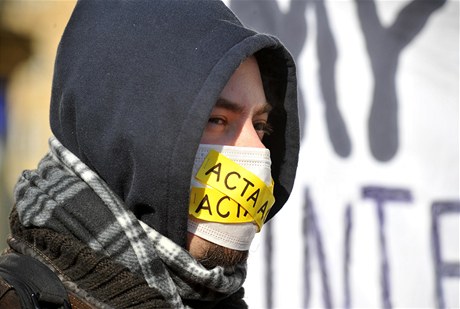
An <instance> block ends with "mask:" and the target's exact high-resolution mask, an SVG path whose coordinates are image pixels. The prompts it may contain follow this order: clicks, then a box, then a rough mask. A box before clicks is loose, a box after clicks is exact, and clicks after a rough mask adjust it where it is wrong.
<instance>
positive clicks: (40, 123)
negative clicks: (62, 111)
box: [0, 0, 75, 249]
mask: <svg viewBox="0 0 460 309" xmlns="http://www.w3.org/2000/svg"><path fill="white" fill-rule="evenodd" d="M74 6H75V1H70V0H65V1H9V0H6V1H5V0H0V197H1V198H0V203H1V207H0V235H1V237H0V238H1V239H2V240H1V242H0V249H3V248H5V246H6V244H5V241H4V239H5V238H6V234H7V231H8V224H7V218H8V213H9V210H10V208H11V206H12V203H13V202H12V192H13V187H14V184H15V182H16V181H17V179H18V177H19V175H20V173H21V171H22V170H24V169H32V168H34V167H36V165H37V162H38V160H39V159H40V158H41V157H42V156H43V155H44V154H45V153H46V151H47V148H48V143H47V139H48V137H49V136H50V134H51V131H50V129H49V121H48V114H49V102H50V96H51V80H52V74H53V66H54V58H55V56H56V48H57V45H58V43H59V39H60V36H61V35H62V32H63V30H64V27H65V25H66V23H67V21H68V19H69V17H70V14H71V12H72V9H73V7H74Z"/></svg>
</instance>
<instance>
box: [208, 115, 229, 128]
mask: <svg viewBox="0 0 460 309" xmlns="http://www.w3.org/2000/svg"><path fill="white" fill-rule="evenodd" d="M226 123H227V121H226V119H225V118H224V117H218V116H211V117H209V119H208V124H211V125H222V126H223V125H225V124H226Z"/></svg>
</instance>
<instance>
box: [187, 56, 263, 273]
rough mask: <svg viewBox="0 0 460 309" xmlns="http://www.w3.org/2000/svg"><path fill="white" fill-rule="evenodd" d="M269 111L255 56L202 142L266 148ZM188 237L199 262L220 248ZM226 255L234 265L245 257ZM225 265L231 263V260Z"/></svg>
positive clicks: (237, 76)
mask: <svg viewBox="0 0 460 309" xmlns="http://www.w3.org/2000/svg"><path fill="white" fill-rule="evenodd" d="M269 112H270V105H269V104H268V103H267V99H266V97H265V93H264V89H263V84H262V78H261V76H260V71H259V66H258V64H257V60H256V58H255V57H254V56H251V57H249V58H247V59H246V60H245V61H243V62H242V63H241V65H240V66H239V67H238V68H237V69H236V71H235V72H234V73H233V75H232V76H231V77H230V79H229V80H228V82H227V84H226V86H225V87H224V89H223V90H222V92H221V94H220V97H219V99H218V100H217V102H216V104H215V106H214V108H213V110H212V112H211V114H210V116H209V120H208V123H207V125H206V128H205V129H204V132H203V136H202V139H201V143H202V144H216V145H229V146H239V147H256V148H265V146H264V144H263V143H262V138H263V136H264V134H266V133H267V131H268V130H269V124H268V123H267V119H268V114H269ZM187 236H188V237H187V249H188V251H189V252H190V254H191V255H192V256H193V257H195V258H196V259H198V260H200V259H202V258H203V257H205V256H207V255H209V253H210V251H211V250H215V249H216V246H217V245H215V244H212V243H210V242H209V241H207V240H205V239H202V238H200V237H198V236H196V235H194V234H192V233H188V235H187ZM221 249H222V248H221ZM222 252H223V254H225V255H227V258H229V260H230V261H233V262H235V261H236V262H238V258H237V256H241V251H236V250H232V249H228V248H223V251H222ZM245 256H247V255H245ZM232 257H233V258H232ZM218 259H219V258H218ZM222 263H223V264H229V261H222ZM221 266H224V265H221Z"/></svg>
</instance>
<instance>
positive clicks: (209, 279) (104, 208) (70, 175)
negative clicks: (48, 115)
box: [15, 137, 246, 308]
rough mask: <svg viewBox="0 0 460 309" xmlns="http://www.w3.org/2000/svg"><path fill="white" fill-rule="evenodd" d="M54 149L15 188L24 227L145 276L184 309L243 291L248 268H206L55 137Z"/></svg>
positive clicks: (175, 306) (238, 266)
mask: <svg viewBox="0 0 460 309" xmlns="http://www.w3.org/2000/svg"><path fill="white" fill-rule="evenodd" d="M49 144H50V152H49V153H48V154H47V155H46V156H45V157H44V158H43V159H42V160H41V161H40V163H39V165H38V168H37V170H34V171H25V172H24V173H23V174H22V176H21V178H20V179H19V181H18V183H17V185H16V188H15V197H16V209H17V212H18V215H19V219H20V222H21V223H22V225H24V226H26V227H45V228H49V229H52V230H55V231H57V232H60V233H64V234H70V235H73V236H74V237H76V238H77V239H79V240H80V241H82V242H83V243H85V244H86V245H88V246H89V247H90V248H92V249H93V250H95V251H98V252H102V253H103V254H105V255H107V256H109V257H110V258H112V259H114V260H115V261H117V262H118V263H120V264H122V265H124V266H126V267H127V268H129V269H130V270H131V271H132V272H135V273H138V274H140V275H141V276H143V277H144V278H145V280H146V282H147V283H148V285H149V286H150V287H151V288H154V289H155V290H157V291H158V292H159V293H160V294H161V295H162V296H163V297H164V299H165V300H166V301H167V302H168V303H169V304H170V305H171V306H172V307H174V308H185V306H184V305H183V302H182V299H189V300H190V299H192V300H193V299H196V300H209V301H212V300H218V299H222V298H224V297H226V296H228V295H231V294H233V293H235V292H236V291H237V290H238V289H239V288H240V287H241V286H242V284H243V282H244V279H245V276H246V264H242V265H237V266H235V267H229V268H225V269H224V268H222V267H216V268H214V269H211V270H208V269H206V268H204V267H203V266H202V265H201V264H200V263H198V262H197V261H196V260H195V259H194V258H193V257H191V255H190V254H189V253H188V251H186V250H185V249H184V248H182V247H180V246H178V245H177V244H175V243H174V242H172V241H171V240H169V239H168V238H166V237H164V236H163V235H161V234H159V233H158V232H157V231H155V229H153V228H151V227H149V226H147V225H146V224H144V223H143V222H141V221H139V220H138V219H137V218H136V217H135V216H134V214H133V213H132V212H130V211H128V210H126V208H125V207H124V205H123V202H122V201H121V200H120V198H119V197H118V196H116V195H115V194H114V193H113V192H112V191H111V190H110V188H109V187H108V186H107V184H106V183H105V182H104V181H103V180H102V179H101V178H100V177H99V176H98V175H97V174H96V173H94V172H93V171H92V170H91V169H89V168H88V167H87V166H86V165H85V164H84V163H82V162H81V161H80V160H79V159H78V158H77V157H76V156H75V155H73V154H72V153H71V152H70V151H68V150H67V149H66V148H65V147H64V146H63V145H62V144H61V143H60V142H59V141H58V140H57V139H56V138H54V137H52V138H50V142H49ZM76 205H78V207H75V206H76Z"/></svg>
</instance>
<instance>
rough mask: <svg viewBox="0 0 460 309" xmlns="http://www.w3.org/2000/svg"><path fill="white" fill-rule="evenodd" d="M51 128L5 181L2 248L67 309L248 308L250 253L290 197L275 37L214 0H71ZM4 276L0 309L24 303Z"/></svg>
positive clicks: (291, 138) (290, 95)
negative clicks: (35, 159) (31, 157)
mask: <svg viewBox="0 0 460 309" xmlns="http://www.w3.org/2000/svg"><path fill="white" fill-rule="evenodd" d="M50 123H51V129H52V132H53V134H54V136H53V137H51V138H50V151H49V153H48V154H47V155H46V156H45V157H44V158H43V159H42V160H41V162H40V163H39V165H38V167H37V169H36V170H33V171H24V172H23V174H22V176H21V177H20V179H19V181H18V183H17V185H16V188H15V206H14V208H13V210H12V213H11V217H10V226H11V237H10V238H9V239H8V244H9V247H10V248H9V250H8V253H7V254H6V255H11V254H20V255H21V256H28V257H32V258H33V259H34V260H36V261H39V262H40V263H41V264H42V265H46V266H47V267H46V268H47V269H51V270H52V271H53V273H54V274H56V275H57V277H58V278H59V279H60V281H61V282H62V283H63V286H64V287H65V291H66V293H67V294H68V301H69V302H70V304H71V306H72V308H165V307H171V308H182V307H193V308H213V307H216V308H245V307H246V304H245V303H244V300H243V296H244V292H243V289H242V285H243V282H244V279H245V276H246V256H247V251H248V248H249V246H250V243H251V240H252V238H253V236H254V234H255V233H256V232H258V231H260V230H261V228H262V226H263V224H264V222H266V221H268V220H270V219H271V218H272V217H273V216H274V215H275V214H276V213H277V212H278V211H279V210H280V208H281V207H282V206H283V205H284V203H285V202H286V200H287V199H288V197H289V194H290V192H291V190H292V187H293V182H294V178H295V172H296V167H297V159H298V151H299V134H298V115H297V102H296V76H295V66H294V62H293V60H292V58H291V56H290V54H289V53H288V51H287V50H286V49H285V48H284V47H283V45H282V44H281V43H280V42H279V41H278V39H276V38H275V37H272V36H270V35H266V34H259V33H256V32H254V31H253V30H250V29H247V28H245V27H244V26H243V25H242V24H241V23H240V21H239V20H238V19H237V18H236V17H235V16H234V15H233V13H232V12H231V11H230V10H229V9H228V8H227V7H226V6H225V5H224V4H223V3H222V2H220V1H116V2H113V1H110V2H109V1H90V0H86V1H85V0H82V1H79V2H78V3H77V5H76V7H75V9H74V12H73V14H72V16H71V18H70V20H69V23H68V25H67V27H66V29H65V31H64V34H63V36H62V39H61V42H60V44H59V48H58V52H57V57H56V63H55V72H54V80H53V88H52V98H51V111H50ZM1 274H2V273H1V272H0V277H1ZM10 283H11V282H10ZM10 283H9V282H8V280H6V279H5V278H3V279H2V278H0V307H1V306H2V301H3V304H6V302H7V301H9V302H10V303H9V304H10V305H11V304H14V303H15V302H16V304H19V303H20V304H21V305H22V306H23V307H24V306H25V305H24V302H23V300H20V299H18V298H17V297H16V295H17V294H19V293H16V292H18V289H19V287H18V286H14V285H13V284H10ZM44 294H46V293H45V292H43V293H41V294H40V293H35V294H34V297H35V298H34V299H35V301H36V303H40V301H42V304H43V303H47V304H50V303H52V301H53V300H52V298H53V297H52V295H51V296H50V295H47V296H48V298H46V297H45V295H44ZM48 294H51V293H48ZM2 299H3V300H2ZM42 307H43V308H45V307H46V306H42ZM63 307H65V304H64V305H63ZM2 308H3V307H2Z"/></svg>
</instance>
